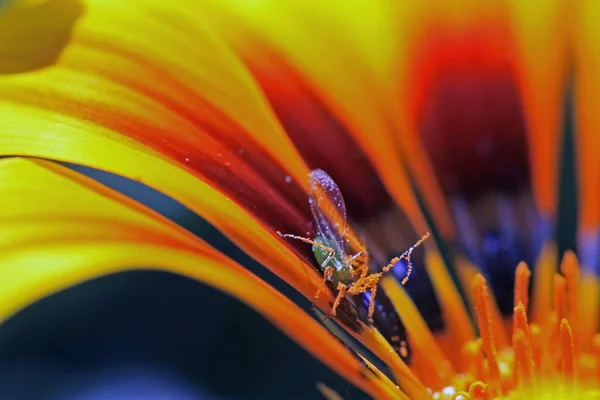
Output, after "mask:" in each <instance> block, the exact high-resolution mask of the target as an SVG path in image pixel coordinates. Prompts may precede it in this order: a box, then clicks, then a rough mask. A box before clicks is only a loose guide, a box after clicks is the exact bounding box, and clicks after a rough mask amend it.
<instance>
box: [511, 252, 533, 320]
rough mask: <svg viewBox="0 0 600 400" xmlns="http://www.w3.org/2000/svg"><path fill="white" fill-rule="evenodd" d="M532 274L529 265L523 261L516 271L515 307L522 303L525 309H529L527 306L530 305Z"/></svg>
mask: <svg viewBox="0 0 600 400" xmlns="http://www.w3.org/2000/svg"><path fill="white" fill-rule="evenodd" d="M530 276H531V271H530V270H529V267H527V264H526V263H525V262H523V261H521V262H520V263H519V265H518V266H517V270H516V271H515V302H514V306H515V307H516V306H517V304H519V303H522V304H523V307H525V310H527V306H528V305H529V277H530Z"/></svg>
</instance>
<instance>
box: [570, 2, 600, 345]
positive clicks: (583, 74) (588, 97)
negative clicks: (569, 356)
mask: <svg viewBox="0 0 600 400" xmlns="http://www.w3.org/2000/svg"><path fill="white" fill-rule="evenodd" d="M573 16H574V19H573V22H572V24H573V25H572V29H573V38H572V40H573V42H572V45H573V55H574V71H573V75H574V110H575V112H574V117H575V129H576V135H575V144H576V152H577V153H576V160H577V167H578V169H577V172H578V184H577V188H578V191H579V194H578V201H579V205H578V214H579V224H578V229H579V231H578V234H579V238H578V239H579V241H578V247H579V249H578V250H579V254H578V256H579V259H580V262H581V288H580V295H581V300H582V301H581V307H582V311H581V315H580V318H581V320H580V321H581V325H580V326H581V336H582V337H581V342H582V343H586V342H589V340H590V339H591V337H592V335H593V333H594V332H597V331H598V327H599V325H600V324H599V320H600V317H599V313H600V311H599V310H600V303H599V302H600V278H599V277H598V276H599V273H598V271H599V266H600V265H599V261H598V238H599V235H600V233H599V228H600V207H598V198H599V197H600V179H598V177H599V174H600V157H598V152H599V151H600V135H598V132H599V129H600V124H599V120H598V113H600V106H599V101H600V97H599V94H598V93H599V92H598V91H599V90H600V76H599V75H598V71H599V68H600V32H599V31H598V27H597V20H598V17H599V16H600V3H598V2H596V1H593V0H584V1H580V2H578V3H577V7H576V8H574V10H573Z"/></svg>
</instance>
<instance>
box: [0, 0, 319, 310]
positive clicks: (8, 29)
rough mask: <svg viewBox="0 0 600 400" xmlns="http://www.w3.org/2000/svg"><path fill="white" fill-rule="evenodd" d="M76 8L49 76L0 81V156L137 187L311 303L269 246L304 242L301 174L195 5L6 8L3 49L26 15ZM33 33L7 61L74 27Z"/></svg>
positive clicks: (97, 0)
mask: <svg viewBox="0 0 600 400" xmlns="http://www.w3.org/2000/svg"><path fill="white" fill-rule="evenodd" d="M76 5H79V6H80V7H82V8H83V12H82V16H81V18H79V20H77V23H76V26H75V28H74V29H73V32H72V38H71V40H70V42H68V43H67V42H65V41H59V40H58V39H57V43H63V44H64V46H65V47H63V48H60V49H55V50H56V52H60V56H56V58H57V59H58V61H57V62H56V63H55V64H53V65H52V66H50V67H48V68H46V69H36V70H35V71H33V72H29V73H27V74H24V73H21V74H12V75H8V76H0V120H1V121H2V128H0V155H31V156H39V157H44V158H52V159H58V160H63V161H68V162H73V163H79V164H83V165H88V166H92V167H95V168H99V169H104V170H107V171H110V172H114V173H117V174H120V175H123V176H126V177H129V178H132V179H136V180H138V181H142V182H144V183H145V184H147V185H149V186H151V187H153V188H156V189H158V190H160V191H162V192H164V193H166V194H167V195H170V196H171V197H173V198H175V199H176V200H178V201H180V202H181V203H183V204H184V205H186V206H188V207H189V208H190V209H192V210H193V211H196V212H198V213H199V214H201V215H202V216H203V217H205V218H206V219H207V220H208V221H209V222H211V223H212V224H213V225H215V226H216V227H217V228H218V229H220V230H221V231H222V232H223V233H224V234H225V235H227V236H228V237H230V238H231V239H232V240H233V241H234V242H235V243H236V244H238V245H239V246H240V247H241V248H242V249H243V250H245V251H246V252H247V253H248V254H250V255H251V256H252V257H254V258H256V259H257V260H258V261H259V262H261V263H262V264H264V265H266V266H267V267H268V268H270V269H271V270H272V271H273V272H275V273H276V274H277V275H278V276H280V277H281V278H283V279H284V280H286V281H287V282H288V283H290V284H291V285H292V286H294V287H295V288H296V289H298V290H299V291H300V292H302V293H304V294H305V295H306V296H307V297H312V296H313V295H314V293H315V292H316V288H317V287H318V285H319V284H320V277H319V276H318V275H317V274H316V273H315V272H314V270H313V267H312V266H311V265H308V264H307V262H306V260H304V259H302V258H299V257H298V255H297V254H296V253H295V252H293V251H291V250H290V249H289V246H288V245H287V244H286V243H284V242H283V241H282V240H281V238H279V237H278V236H277V235H276V234H275V232H274V231H275V230H281V231H285V232H290V233H296V234H302V235H307V234H311V228H310V226H309V225H308V223H309V221H310V212H309V210H308V204H307V199H306V194H305V189H306V186H307V182H306V176H307V173H308V169H307V168H306V166H305V165H304V163H303V162H302V160H301V159H300V157H299V156H298V154H297V153H296V151H295V149H294V147H293V146H292V144H291V143H290V141H289V140H288V138H287V137H286V135H285V133H284V132H283V130H282V129H281V127H280V126H279V125H278V123H277V122H276V120H275V118H274V117H273V115H272V113H271V111H270V109H269V108H268V105H267V103H266V101H265V100H264V98H263V95H262V94H261V93H260V90H259V88H258V87H257V85H256V84H255V83H254V81H253V80H252V77H251V76H250V74H249V73H248V72H247V71H246V70H245V68H244V67H243V65H242V64H241V63H240V62H239V61H238V60H237V58H236V57H235V55H234V54H233V53H232V52H231V51H230V50H229V49H228V48H227V47H226V45H224V44H223V43H222V42H221V41H219V39H218V38H217V37H216V36H215V35H213V34H212V33H211V32H210V31H208V30H206V29H204V28H203V24H202V22H201V21H200V20H199V18H198V17H196V16H195V15H196V13H194V12H192V11H193V10H194V7H195V2H193V1H188V2H179V3H177V5H175V4H167V3H163V2H156V1H152V0H135V1H131V2H127V4H123V3H122V2H120V1H117V0H108V1H104V0H90V1H87V2H85V3H83V2H79V1H77V0H48V1H46V2H42V4H41V5H35V4H34V5H31V4H26V5H21V3H19V2H17V3H16V5H15V6H13V7H16V8H10V7H9V8H8V11H5V10H3V12H4V14H0V16H1V17H2V18H3V19H2V21H3V23H2V29H3V30H2V33H3V35H6V36H3V37H10V38H12V39H11V40H13V41H14V40H16V39H19V38H20V34H21V33H22V32H21V31H20V30H19V29H18V27H19V26H20V24H21V20H29V18H31V19H32V21H33V22H35V21H36V19H35V18H37V17H36V16H37V15H38V14H39V13H43V9H42V10H40V9H39V7H42V8H43V7H50V6H54V7H56V8H57V9H58V11H56V12H55V14H56V15H57V16H62V15H64V14H65V13H67V10H70V9H71V8H72V7H75V6H76ZM20 7H21V8H20ZM15 9H16V10H17V11H15V12H12V13H11V12H10V10H15ZM69 16H71V14H69ZM65 18H66V17H65ZM17 19H18V21H17ZM33 22H31V31H28V35H29V36H27V37H26V39H28V40H27V41H25V44H26V46H25V47H26V48H27V51H26V52H24V55H21V54H12V56H13V58H15V57H17V56H25V55H28V54H32V53H33V54H41V53H43V48H44V46H46V44H47V43H48V42H47V41H46V40H44V41H41V40H39V38H42V37H50V36H61V37H62V35H64V30H65V29H66V27H65V26H64V24H66V23H68V24H70V25H69V28H71V27H72V26H71V25H72V23H73V22H72V21H71V19H69V18H66V20H65V21H63V20H62V19H60V18H57V19H56V20H55V23H54V24H36V23H33ZM124 26H127V29H123V28H122V27H124ZM9 42H10V40H9V41H7V42H6V43H9ZM2 43H4V44H6V43H5V42H4V41H3V42H2ZM36 46H37V47H36ZM4 50H6V48H4V49H0V51H4ZM9 55H11V53H9ZM207 55H210V56H207ZM17 61H18V59H16V60H15V62H17ZM310 260H312V258H310ZM326 300H327V296H325V299H324V300H323V301H322V303H320V305H321V306H323V307H326V306H327V302H326Z"/></svg>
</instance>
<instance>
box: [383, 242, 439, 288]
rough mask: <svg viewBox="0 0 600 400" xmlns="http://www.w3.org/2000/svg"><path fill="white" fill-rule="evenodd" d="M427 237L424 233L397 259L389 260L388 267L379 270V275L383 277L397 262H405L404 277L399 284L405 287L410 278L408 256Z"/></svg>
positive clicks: (410, 271)
mask: <svg viewBox="0 0 600 400" xmlns="http://www.w3.org/2000/svg"><path fill="white" fill-rule="evenodd" d="M429 236H430V233H429V232H427V233H425V234H424V235H423V236H421V239H419V240H417V242H416V243H415V244H413V245H412V246H411V247H410V248H409V249H408V250H406V251H405V252H404V253H402V254H401V255H399V256H398V257H394V258H392V259H391V260H390V262H389V263H388V265H386V266H385V267H383V269H382V270H381V274H382V275H383V274H385V273H386V272H388V271H389V270H390V269H392V267H393V266H394V265H396V264H397V263H398V261H400V260H406V261H407V267H406V268H407V269H406V276H405V277H404V278H403V279H402V282H401V283H402V285H405V284H406V282H408V278H410V274H411V273H412V261H411V260H410V256H411V255H412V252H413V250H414V249H416V248H417V247H419V246H420V245H421V243H423V242H424V241H425V240H426V239H427V238H428V237H429Z"/></svg>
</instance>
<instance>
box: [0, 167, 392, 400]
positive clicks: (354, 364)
mask: <svg viewBox="0 0 600 400" xmlns="http://www.w3.org/2000/svg"><path fill="white" fill-rule="evenodd" d="M0 182H2V184H1V185H0V194H1V195H0V203H1V205H2V208H1V210H2V211H0V221H1V225H2V227H3V235H2V236H1V237H0V248H1V250H2V251H1V252H0V263H1V264H2V266H3V268H2V270H1V272H0V319H6V318H7V317H9V316H10V315H12V314H14V313H15V312H18V311H19V310H21V309H22V308H24V307H25V306H27V305H29V304H31V303H32V302H34V301H36V300H37V299H39V298H42V297H45V296H47V295H49V294H51V293H53V292H56V291H59V290H61V289H64V288H66V287H69V286H73V285H75V284H77V283H80V282H83V281H86V280H89V279H92V278H95V277H99V276H102V275H107V274H111V273H115V272H120V271H125V270H131V269H139V268H140V266H145V268H154V269H161V270H165V271H169V272H173V273H177V274H180V275H184V276H187V277H190V278H192V279H196V280H198V281H201V282H204V283H206V284H208V285H211V286H213V287H215V288H217V289H219V290H222V291H224V292H226V293H228V294H230V295H232V296H234V297H236V298H238V299H239V300H241V301H244V302H245V303H247V304H248V305H249V306H251V307H252V308H254V309H255V310H256V311H258V312H259V313H261V314H262V315H264V316H265V317H266V318H267V319H269V320H270V321H271V322H272V323H274V324H275V325H276V326H277V327H278V328H280V329H281V330H282V331H283V332H285V333H286V334H288V335H289V336H290V337H291V338H292V339H294V340H295V341H297V342H298V343H299V344H300V345H301V346H303V347H304V348H305V349H306V350H307V351H309V352H310V353H311V354H313V355H314V356H315V357H316V358H318V359H319V360H321V361H322V362H324V363H325V364H326V365H328V366H329V367H331V368H332V369H333V370H335V371H337V372H338V373H339V374H340V375H341V376H342V377H344V378H345V379H347V380H348V381H350V382H352V383H354V384H355V385H356V386H358V387H360V388H361V389H362V390H364V391H366V392H367V393H369V394H371V395H372V396H374V397H377V398H386V399H392V398H396V397H395V396H399V395H400V393H399V392H398V391H397V390H395V391H392V390H391V389H390V385H389V384H388V383H386V382H384V381H383V380H382V379H381V378H380V377H378V375H377V374H376V373H373V372H371V371H370V370H369V369H368V368H366V367H364V366H363V365H362V364H361V363H360V361H358V360H357V359H356V358H355V357H353V355H352V354H351V353H350V352H349V351H348V350H347V349H346V348H345V347H344V346H343V345H341V344H340V343H339V342H338V341H337V340H336V339H335V338H334V337H333V336H332V335H330V334H329V333H328V332H327V331H326V329H325V328H324V327H323V326H321V325H320V324H319V323H318V322H317V321H315V320H314V319H313V318H311V317H310V316H309V315H307V314H306V313H304V312H303V311H302V310H301V309H300V308H299V307H297V306H296V305H294V304H293V303H292V302H291V301H290V300H288V299H287V298H286V297H285V296H283V295H281V294H280V293H279V292H277V291H275V290H274V289H273V288H271V287H270V286H269V285H268V284H266V283H265V282H263V281H261V280H260V279H258V278H257V277H256V276H254V275H253V274H252V273H250V272H249V271H248V270H246V269H244V268H243V267H241V266H239V265H238V264H236V263H234V262H233V261H231V260H229V259H228V258H227V257H225V256H224V255H222V254H220V253H218V252H217V251H216V250H214V249H212V248H211V247H209V246H208V245H207V244H206V243H204V242H203V241H202V240H200V239H199V238H197V237H195V236H193V235H192V234H191V233H189V232H187V231H186V230H184V229H183V228H181V227H179V226H177V225H176V224H174V223H172V222H171V221H169V220H167V219H166V218H164V217H162V216H160V215H159V214H157V213H155V212H153V211H151V210H149V209H147V208H145V207H144V206H142V205H141V204H139V203H136V202H134V201H133V200H131V199H129V198H127V197H125V196H123V195H121V194H119V193H116V192H114V191H112V190H111V189H108V188H107V187H104V186H102V185H100V184H98V183H97V182H95V181H93V180H91V179H89V178H86V177H84V176H82V175H80V174H78V173H76V172H73V171H71V170H69V169H67V168H65V167H62V166H60V165H57V164H54V163H51V162H48V161H33V160H25V159H14V158H13V159H5V160H2V161H0ZM40 198H43V199H44V201H40Z"/></svg>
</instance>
